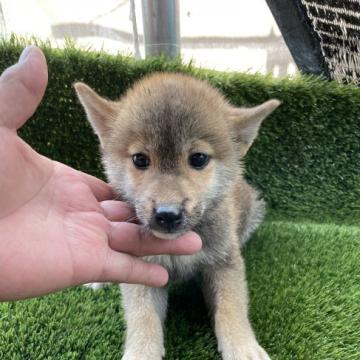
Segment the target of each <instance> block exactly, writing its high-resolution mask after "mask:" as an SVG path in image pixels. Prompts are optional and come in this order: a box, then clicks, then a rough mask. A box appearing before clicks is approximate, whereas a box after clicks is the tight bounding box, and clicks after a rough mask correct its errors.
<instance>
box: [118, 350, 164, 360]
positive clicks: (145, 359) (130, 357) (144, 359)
mask: <svg viewBox="0 0 360 360" xmlns="http://www.w3.org/2000/svg"><path fill="white" fill-rule="evenodd" d="M163 356H164V354H163V353H162V352H161V351H152V352H151V353H149V352H147V351H146V350H145V349H144V351H143V352H141V353H140V352H136V351H134V352H133V351H131V350H130V351H125V353H124V355H123V357H122V358H121V360H162V358H163Z"/></svg>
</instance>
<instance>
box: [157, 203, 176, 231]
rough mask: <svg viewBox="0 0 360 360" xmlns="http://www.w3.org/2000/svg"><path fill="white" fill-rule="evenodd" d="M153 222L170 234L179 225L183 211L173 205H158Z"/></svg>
mask: <svg viewBox="0 0 360 360" xmlns="http://www.w3.org/2000/svg"><path fill="white" fill-rule="evenodd" d="M154 220H155V223H156V225H157V226H158V227H160V228H161V229H163V230H166V231H169V232H171V231H174V230H176V229H177V228H178V227H179V226H180V225H181V223H182V221H183V211H182V209H181V208H179V207H178V206H175V205H159V206H157V207H156V209H155V214H154Z"/></svg>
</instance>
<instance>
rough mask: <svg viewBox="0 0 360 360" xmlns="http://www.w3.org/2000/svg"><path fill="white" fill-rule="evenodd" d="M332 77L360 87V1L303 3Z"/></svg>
mask: <svg viewBox="0 0 360 360" xmlns="http://www.w3.org/2000/svg"><path fill="white" fill-rule="evenodd" d="M301 3H302V4H303V5H304V6H305V9H306V12H307V16H308V17H309V19H310V20H311V23H312V26H313V29H314V31H315V32H316V33H317V35H318V36H319V39H320V43H321V49H322V53H323V55H324V58H325V62H326V64H327V66H328V69H329V72H330V76H331V77H332V78H333V79H335V80H337V81H340V82H345V83H349V82H352V83H356V84H360V51H359V50H360V0H301Z"/></svg>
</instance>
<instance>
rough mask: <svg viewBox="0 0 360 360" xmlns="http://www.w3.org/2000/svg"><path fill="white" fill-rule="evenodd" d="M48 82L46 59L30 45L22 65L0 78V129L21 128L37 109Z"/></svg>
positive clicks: (23, 53)
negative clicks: (0, 127)
mask: <svg viewBox="0 0 360 360" xmlns="http://www.w3.org/2000/svg"><path fill="white" fill-rule="evenodd" d="M47 81H48V73H47V65H46V59H45V56H44V54H43V53H42V51H41V50H40V49H39V48H38V47H36V46H28V47H27V48H26V49H25V50H24V51H23V52H22V54H21V56H20V59H19V62H18V63H17V64H15V65H13V66H11V67H10V68H8V69H6V70H5V71H4V72H3V74H2V75H1V77H0V126H5V127H7V128H9V129H15V130H16V129H18V128H20V127H21V126H22V125H23V124H24V123H25V122H26V120H27V119H29V117H30V116H31V115H32V114H33V113H34V112H35V110H36V108H37V107H38V105H39V103H40V101H41V99H42V97H43V96H44V92H45V89H46V85H47Z"/></svg>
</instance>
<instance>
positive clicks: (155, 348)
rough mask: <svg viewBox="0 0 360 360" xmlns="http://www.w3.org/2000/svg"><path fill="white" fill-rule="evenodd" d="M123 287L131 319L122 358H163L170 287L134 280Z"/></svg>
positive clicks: (123, 299) (138, 359)
mask: <svg viewBox="0 0 360 360" xmlns="http://www.w3.org/2000/svg"><path fill="white" fill-rule="evenodd" d="M120 288H121V294H122V302H123V307H124V311H125V319H126V323H127V333H126V342H125V351H124V355H123V358H122V360H161V359H162V357H163V356H164V355H165V349H164V341H163V324H164V320H165V316H166V308H167V290H166V289H163V288H162V289H155V288H149V287H146V286H143V285H130V284H123V285H121V286H120Z"/></svg>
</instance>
